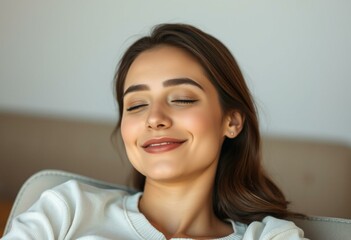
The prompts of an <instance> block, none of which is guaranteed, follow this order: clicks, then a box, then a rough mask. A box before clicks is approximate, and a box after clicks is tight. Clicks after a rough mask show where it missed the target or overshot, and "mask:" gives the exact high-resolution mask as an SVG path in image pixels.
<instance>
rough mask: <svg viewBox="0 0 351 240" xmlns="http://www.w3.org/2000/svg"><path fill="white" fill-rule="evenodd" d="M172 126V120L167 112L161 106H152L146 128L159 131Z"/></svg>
mask: <svg viewBox="0 0 351 240" xmlns="http://www.w3.org/2000/svg"><path fill="white" fill-rule="evenodd" d="M170 126H172V120H171V118H170V116H169V114H168V113H167V111H166V110H165V109H164V108H163V107H162V106H160V105H156V106H150V108H149V114H148V116H147V119H146V127H147V128H149V129H154V130H159V129H167V128H169V127H170Z"/></svg>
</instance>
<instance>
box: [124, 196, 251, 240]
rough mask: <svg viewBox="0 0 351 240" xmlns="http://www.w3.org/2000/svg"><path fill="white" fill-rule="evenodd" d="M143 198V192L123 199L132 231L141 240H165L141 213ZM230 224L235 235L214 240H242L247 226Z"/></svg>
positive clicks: (176, 239) (180, 239) (232, 222)
mask: <svg viewBox="0 0 351 240" xmlns="http://www.w3.org/2000/svg"><path fill="white" fill-rule="evenodd" d="M141 196H142V192H139V193H136V194H134V195H127V196H125V197H124V199H123V208H124V214H125V217H126V218H127V221H128V222H129V224H130V226H131V227H132V229H133V230H134V231H135V233H136V234H137V235H138V236H139V237H140V239H154V240H165V239H166V238H165V236H164V235H163V234H162V233H161V232H160V231H158V230H157V229H156V228H155V227H154V226H152V224H151V223H150V222H149V221H148V220H147V219H146V217H145V216H144V215H143V214H142V213H141V212H140V211H139V207H138V205H139V199H140V197H141ZM227 221H228V222H230V223H231V224H232V227H233V233H232V234H230V235H228V236H225V237H222V238H216V239H213V240H240V239H242V237H243V234H244V232H245V230H246V227H245V225H243V224H236V223H235V222H234V221H233V220H231V219H228V220H227ZM172 239H173V240H187V239H192V238H172Z"/></svg>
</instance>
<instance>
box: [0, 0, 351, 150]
mask: <svg viewBox="0 0 351 240" xmlns="http://www.w3.org/2000/svg"><path fill="white" fill-rule="evenodd" d="M350 12H351V2H350V1H342V0H337V1H328V0H319V1H317V0H310V1H304V0H294V1H273V0H267V1H254V0H242V1H224V0H220V1H210V0H201V1H200V0H199V1H185V0H177V1H162V0H153V1H141V0H140V1H138V0H131V1H115V0H104V1H98V0H95V1H93V0H90V1H84V0H76V1H71V0H63V1H46V0H31V1H22V0H2V1H0V111H15V112H27V113H34V114H44V115H53V116H63V117H70V118H88V119H99V120H105V121H114V120H115V119H116V117H117V114H116V104H115V102H114V97H113V83H112V78H113V74H114V70H115V66H116V64H117V62H118V60H119V58H120V56H121V54H122V53H123V50H124V49H125V48H126V47H127V46H128V45H129V44H130V43H131V42H132V41H133V40H135V39H136V38H138V37H140V36H141V35H142V34H144V33H146V32H148V31H149V29H150V27H152V26H153V25H154V24H157V23H162V22H185V23H190V24H194V25H196V26H198V27H200V28H201V29H203V30H205V31H207V32H209V33H211V34H213V35H214V36H216V37H217V38H219V39H220V40H222V41H223V42H224V43H225V44H226V45H227V46H228V47H229V48H230V49H231V51H232V52H233V53H234V55H235V57H236V59H237V60H238V62H239V64H240V66H241V68H242V70H243V72H244V74H245V76H246V78H247V81H248V83H249V86H250V88H251V89H252V92H253V94H254V96H255V98H256V100H257V104H258V107H259V109H260V118H261V123H262V130H263V132H264V133H268V134H273V135H287V136H294V137H305V138H317V139H324V140H333V141H340V142H344V143H347V144H351V111H350V106H349V105H350V104H351V94H350V93H349V91H350V89H351V81H350V80H351V71H350V63H351V27H350V23H351V15H350Z"/></svg>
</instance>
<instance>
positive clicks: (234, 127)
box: [225, 111, 245, 138]
mask: <svg viewBox="0 0 351 240" xmlns="http://www.w3.org/2000/svg"><path fill="white" fill-rule="evenodd" d="M244 121H245V117H244V116H243V115H242V114H241V113H240V112H238V111H231V112H230V113H229V114H228V116H227V124H226V131H225V135H226V136H227V137H228V138H235V137H236V136H238V135H239V133H240V132H241V130H242V128H243V126H244Z"/></svg>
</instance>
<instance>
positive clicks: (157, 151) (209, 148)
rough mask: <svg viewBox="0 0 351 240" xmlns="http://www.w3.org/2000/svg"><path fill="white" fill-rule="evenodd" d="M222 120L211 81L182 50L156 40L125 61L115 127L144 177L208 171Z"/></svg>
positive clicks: (218, 143) (214, 163)
mask: <svg viewBox="0 0 351 240" xmlns="http://www.w3.org/2000/svg"><path fill="white" fill-rule="evenodd" d="M228 122H229V121H228V118H226V117H225V116H224V115H223V113H222V110H221V107H220V103H219V99H218V94H217V92H216V90H215V88H214V86H213V85H212V84H211V83H210V81H209V80H208V79H207V77H206V75H205V74H204V70H203V68H202V67H201V65H200V64H199V63H198V62H197V61H196V60H195V59H194V58H193V57H192V56H191V55H189V54H188V53H187V52H185V51H183V50H181V49H179V48H176V47H171V46H165V45H161V46H158V47H155V48H153V49H151V50H147V51H145V52H143V53H141V54H140V55H139V56H138V57H137V58H136V59H135V61H134V62H133V64H132V65H131V67H130V69H129V71H128V74H127V76H126V79H125V85H124V106H123V115H122V121H121V132H122V137H123V140H124V143H125V147H126V151H127V155H128V157H129V160H130V161H131V163H132V165H133V166H134V167H135V168H136V169H137V170H138V171H139V172H141V173H142V174H143V175H145V176H146V177H147V178H149V179H153V180H159V181H160V180H162V181H174V180H178V181H179V180H182V179H183V180H185V179H191V178H192V177H196V176H197V175H201V174H203V173H204V172H211V174H213V175H214V174H215V171H216V167H217V162H218V158H219V153H220V149H221V145H222V143H223V141H224V138H225V136H226V135H228V130H227V126H228Z"/></svg>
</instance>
